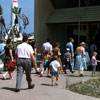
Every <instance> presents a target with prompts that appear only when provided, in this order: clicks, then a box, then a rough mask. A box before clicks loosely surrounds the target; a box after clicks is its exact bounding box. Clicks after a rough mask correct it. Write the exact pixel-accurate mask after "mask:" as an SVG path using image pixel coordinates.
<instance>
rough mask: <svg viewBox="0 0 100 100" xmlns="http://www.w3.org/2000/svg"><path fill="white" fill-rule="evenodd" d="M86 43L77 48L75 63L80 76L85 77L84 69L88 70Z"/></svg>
mask: <svg viewBox="0 0 100 100" xmlns="http://www.w3.org/2000/svg"><path fill="white" fill-rule="evenodd" d="M84 47H85V43H84V42H81V44H80V46H78V47H77V48H76V51H75V54H76V63H75V68H76V70H78V72H79V76H80V77H83V71H84V69H85V70H86V69H87V66H86V58H85V56H86V54H85V49H84Z"/></svg>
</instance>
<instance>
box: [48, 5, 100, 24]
mask: <svg viewBox="0 0 100 100" xmlns="http://www.w3.org/2000/svg"><path fill="white" fill-rule="evenodd" d="M79 21H80V22H100V6H88V7H80V9H79V8H65V9H55V11H54V12H53V13H52V14H51V16H49V18H48V20H47V22H46V23H49V24H50V23H51V24H57V23H77V22H79Z"/></svg>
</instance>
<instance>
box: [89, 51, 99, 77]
mask: <svg viewBox="0 0 100 100" xmlns="http://www.w3.org/2000/svg"><path fill="white" fill-rule="evenodd" d="M96 56H97V53H96V52H93V55H92V58H91V62H92V68H93V70H92V77H95V72H96V65H97V62H100V61H99V60H96Z"/></svg>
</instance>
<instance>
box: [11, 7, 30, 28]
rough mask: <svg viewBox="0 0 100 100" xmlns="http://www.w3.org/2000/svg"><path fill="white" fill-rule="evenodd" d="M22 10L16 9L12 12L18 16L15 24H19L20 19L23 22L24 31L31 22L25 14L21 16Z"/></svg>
mask: <svg viewBox="0 0 100 100" xmlns="http://www.w3.org/2000/svg"><path fill="white" fill-rule="evenodd" d="M21 9H22V8H18V7H14V8H12V12H13V13H14V14H15V15H16V19H15V24H18V18H20V19H22V20H23V24H24V29H25V28H26V26H27V25H28V24H29V20H28V17H26V16H25V14H21Z"/></svg>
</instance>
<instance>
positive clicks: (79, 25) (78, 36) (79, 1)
mask: <svg viewBox="0 0 100 100" xmlns="http://www.w3.org/2000/svg"><path fill="white" fill-rule="evenodd" d="M78 17H79V19H78V20H79V21H78V45H79V44H80V0H79V16H78Z"/></svg>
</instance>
